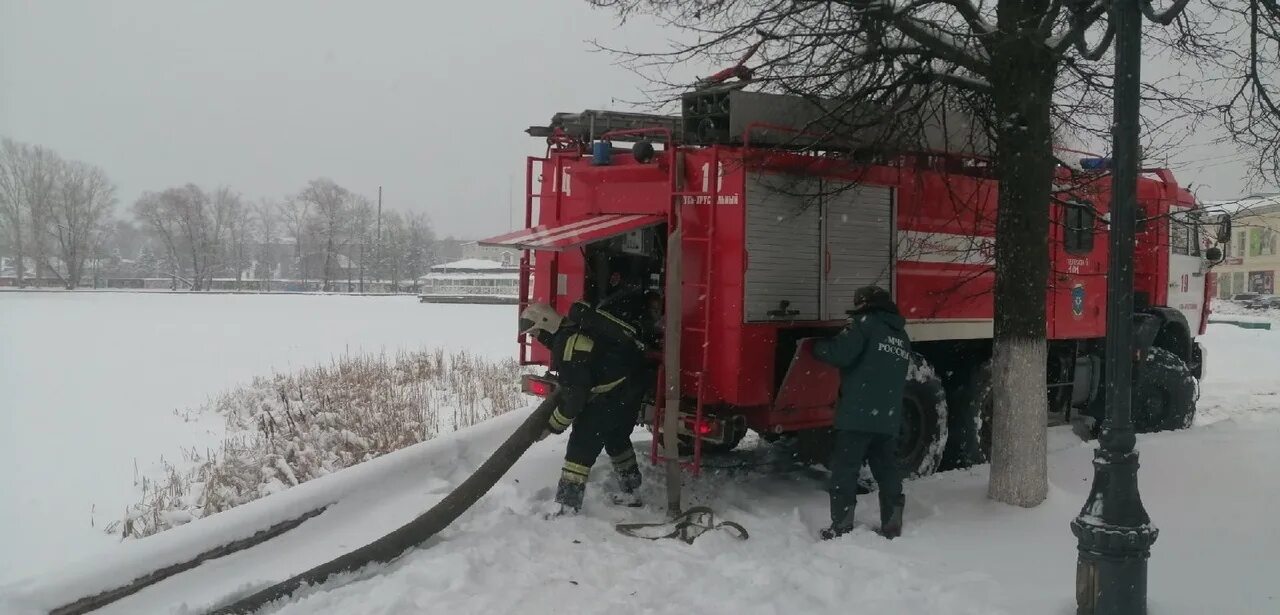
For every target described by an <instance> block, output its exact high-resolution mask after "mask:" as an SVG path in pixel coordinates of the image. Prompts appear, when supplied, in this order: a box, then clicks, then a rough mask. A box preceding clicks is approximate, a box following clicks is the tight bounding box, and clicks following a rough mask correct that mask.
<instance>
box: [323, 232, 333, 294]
mask: <svg viewBox="0 0 1280 615" xmlns="http://www.w3.org/2000/svg"><path fill="white" fill-rule="evenodd" d="M332 259H333V235H329V238H328V239H327V240H325V244H324V287H323V288H322V290H324V291H325V292H332V291H333V288H331V284H332V280H333V270H332V269H330V268H329V267H330V263H331V261H332Z"/></svg>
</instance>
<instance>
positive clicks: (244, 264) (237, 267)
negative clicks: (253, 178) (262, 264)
mask: <svg viewBox="0 0 1280 615" xmlns="http://www.w3.org/2000/svg"><path fill="white" fill-rule="evenodd" d="M228 208H229V209H228V212H227V215H228V223H227V254H228V257H229V265H230V266H231V268H232V269H233V270H234V272H235V277H236V289H237V290H243V289H244V272H245V271H246V270H247V269H248V268H249V267H250V266H251V265H252V264H253V254H252V253H251V242H252V240H253V235H254V229H253V209H252V208H251V207H249V205H248V204H246V203H245V202H244V201H243V200H241V199H240V197H239V196H238V195H236V197H235V198H234V199H231V200H230V202H229V204H228Z"/></svg>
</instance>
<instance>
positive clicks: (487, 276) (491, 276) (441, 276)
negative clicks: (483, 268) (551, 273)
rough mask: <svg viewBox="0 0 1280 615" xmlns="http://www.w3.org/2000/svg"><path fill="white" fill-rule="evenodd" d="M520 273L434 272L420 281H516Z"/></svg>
mask: <svg viewBox="0 0 1280 615" xmlns="http://www.w3.org/2000/svg"><path fill="white" fill-rule="evenodd" d="M519 277H520V273H519V272H517V271H495V272H492V273H486V272H465V271H451V272H443V271H433V272H431V273H428V274H427V275H424V276H422V277H420V278H418V279H419V280H516V279H519Z"/></svg>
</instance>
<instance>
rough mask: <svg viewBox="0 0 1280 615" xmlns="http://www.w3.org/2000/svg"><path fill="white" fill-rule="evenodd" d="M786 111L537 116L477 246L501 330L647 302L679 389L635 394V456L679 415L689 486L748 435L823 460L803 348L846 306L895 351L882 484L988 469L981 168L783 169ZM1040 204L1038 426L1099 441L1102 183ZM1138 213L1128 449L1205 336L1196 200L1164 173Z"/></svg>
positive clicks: (1168, 419)
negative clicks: (512, 212) (619, 302)
mask: <svg viewBox="0 0 1280 615" xmlns="http://www.w3.org/2000/svg"><path fill="white" fill-rule="evenodd" d="M699 97H701V98H699ZM785 98H789V97H777V95H769V94H760V93H751V92H741V91H736V92H734V93H733V95H732V96H722V100H721V99H714V100H710V101H708V100H707V99H706V96H705V95H701V94H699V95H695V96H693V97H692V99H691V97H689V96H687V97H686V101H685V112H684V114H683V115H682V116H680V117H667V116H651V115H644V114H615V113H609V112H601V111H588V112H584V113H581V114H558V115H557V116H555V118H553V122H552V125H551V126H549V127H535V128H532V129H530V133H531V134H533V135H535V136H543V137H546V138H547V140H548V144H549V147H548V153H547V155H546V156H544V157H531V158H529V159H528V161H527V166H526V171H527V182H526V184H527V195H526V196H527V198H526V212H525V222H526V224H525V227H526V228H524V229H522V230H519V231H516V232H513V233H508V234H505V235H501V236H498V237H494V238H491V239H488V240H485V241H483V242H481V243H483V244H487V245H499V246H507V247H515V248H520V249H523V250H524V251H525V252H524V254H525V256H524V258H523V260H522V262H521V283H520V302H521V306H522V308H523V306H524V305H527V304H528V303H530V302H535V301H537V302H546V303H549V304H551V305H552V306H554V307H555V308H556V309H557V310H559V311H561V312H562V313H563V312H567V311H568V308H569V307H570V305H571V304H572V303H573V302H574V301H579V300H586V301H588V302H590V303H595V302H597V301H599V300H600V299H601V298H602V297H603V295H604V294H605V293H606V292H608V287H609V278H610V276H611V274H614V273H615V272H618V273H620V274H621V275H623V276H626V277H627V278H628V280H629V281H630V282H631V283H632V284H634V285H639V286H640V287H642V288H643V289H645V290H649V291H655V292H658V293H662V294H663V295H664V296H665V297H666V305H667V306H668V308H667V310H666V312H665V316H664V318H665V322H666V324H667V325H668V326H669V327H676V328H677V329H678V335H676V336H669V337H668V338H667V339H668V340H672V339H674V340H676V341H677V342H678V343H676V344H674V345H673V344H670V343H668V347H667V348H665V352H666V353H668V355H669V354H670V353H678V356H676V357H669V358H674V359H678V360H677V361H675V362H670V361H668V362H667V365H678V366H679V367H678V369H677V372H678V373H666V371H667V370H663V371H661V372H660V374H659V378H658V380H659V382H656V383H655V390H657V391H662V390H664V386H665V383H666V382H667V381H669V380H671V379H673V378H675V379H678V386H679V391H680V396H679V397H680V404H679V408H675V409H668V408H664V403H663V395H661V394H656V395H655V396H654V398H653V400H652V403H651V407H650V410H651V411H650V412H648V413H647V417H648V418H647V420H649V421H651V425H652V427H653V429H654V431H655V434H656V433H657V431H658V429H659V428H660V426H661V425H662V419H661V417H662V416H664V414H665V413H666V412H667V411H670V410H675V411H678V412H679V413H680V421H679V426H680V427H679V429H680V435H681V438H682V439H683V440H684V441H685V442H686V443H687V444H688V448H689V450H688V451H687V452H688V453H689V454H690V455H691V457H690V458H689V459H688V460H689V461H690V462H691V463H692V464H693V466H694V467H695V468H696V465H697V463H698V462H699V461H700V457H701V455H702V453H703V451H704V450H714V449H727V448H732V447H733V446H735V445H736V444H737V443H738V441H739V440H740V439H741V438H742V437H743V435H744V434H746V433H747V431H748V430H750V431H754V432H756V433H757V434H759V435H760V437H762V438H764V439H766V440H770V441H773V440H778V439H787V440H790V441H792V442H793V443H794V444H795V445H796V447H797V450H798V451H799V452H800V453H801V454H802V455H804V456H806V457H810V458H813V459H815V460H825V458H826V454H827V450H828V449H829V446H830V438H829V434H830V426H831V424H832V419H833V408H834V403H835V399H836V394H837V388H838V374H836V373H835V371H834V370H833V369H831V368H829V367H826V366H824V365H821V364H819V363H818V362H817V361H815V360H814V359H813V357H812V355H811V354H810V353H809V352H808V344H809V343H810V342H809V341H807V340H809V339H811V338H815V337H822V336H828V335H832V334H834V333H836V332H838V331H839V330H840V329H841V328H842V327H843V326H844V325H845V324H846V321H847V318H848V315H847V313H846V311H847V310H849V309H850V308H851V307H852V296H853V292H854V290H855V289H856V288H858V287H860V286H863V285H867V284H876V285H879V286H881V287H883V288H885V289H887V290H889V291H890V292H891V293H892V294H893V296H894V298H895V301H896V302H897V304H898V306H899V309H900V311H901V312H902V314H903V316H904V317H906V318H907V320H908V333H909V335H910V336H911V339H912V349H913V351H914V361H913V365H912V370H911V374H910V376H909V378H908V386H907V389H906V393H905V397H904V410H905V412H904V425H903V433H902V436H901V440H900V451H899V460H900V463H901V465H902V466H903V468H904V470H906V471H907V472H908V473H909V474H911V475H917V476H918V475H924V474H929V473H931V472H933V471H935V470H936V469H938V468H940V467H958V466H964V465H969V464H973V463H980V462H982V461H984V460H986V458H987V455H988V454H989V450H990V449H989V447H990V443H989V427H988V419H989V417H990V413H991V407H992V398H991V378H992V375H991V367H990V358H991V345H992V323H993V312H994V309H995V306H994V304H993V293H992V288H993V281H994V269H993V266H994V260H993V257H994V254H993V252H994V249H993V247H994V234H995V217H996V195H997V190H998V184H997V182H996V180H995V179H994V173H993V169H992V168H991V165H990V164H989V163H988V161H987V159H985V158H984V157H982V156H981V155H977V154H974V153H971V152H964V151H960V152H956V151H947V153H936V151H937V150H935V151H933V152H930V151H927V150H925V149H922V150H920V151H919V152H917V153H909V154H901V155H893V156H884V155H872V154H868V153H866V152H860V151H858V150H857V148H856V147H837V146H831V145H830V144H826V145H824V146H823V147H816V146H815V145H814V143H813V142H811V141H810V142H807V145H805V146H798V143H800V142H803V141H804V139H803V138H800V137H797V135H802V134H803V133H802V131H800V130H797V129H795V128H793V127H795V126H802V127H803V126H805V125H806V124H805V123H804V121H803V118H801V119H800V120H797V119H796V117H797V116H803V115H804V114H805V113H811V112H805V111H799V112H798V111H797V108H798V107H797V106H796V105H802V104H804V103H803V101H798V100H783V99H785ZM717 101H718V102H717ZM735 114H736V115H735ZM708 118H711V119H708ZM945 136H946V135H943V137H945ZM622 143H631V144H632V146H631V147H630V148H629V149H627V148H623V147H619V146H618V145H619V144H622ZM846 145H847V144H846ZM824 148H825V149H824ZM1057 180H1058V186H1057V187H1056V188H1055V190H1057V191H1058V192H1057V194H1055V196H1054V199H1053V200H1052V202H1050V203H1046V205H1045V207H1046V208H1047V210H1048V215H1049V216H1050V220H1051V224H1050V229H1051V232H1050V236H1048V237H1046V238H1045V240H1046V241H1047V242H1048V243H1049V246H1050V258H1051V267H1050V276H1049V279H1048V280H1047V281H1046V288H1045V290H1044V292H1045V293H1046V317H1047V327H1046V335H1047V337H1048V340H1049V353H1048V365H1047V366H1046V367H1047V370H1048V379H1047V382H1045V386H1046V387H1047V389H1048V393H1049V399H1050V406H1051V414H1052V417H1046V418H1047V419H1050V418H1054V419H1056V420H1067V419H1070V418H1071V417H1073V416H1074V417H1091V418H1092V419H1100V418H1101V416H1102V415H1101V408H1102V404H1101V401H1102V397H1103V391H1104V387H1103V383H1102V353H1103V347H1104V345H1103V343H1102V342H1103V336H1104V334H1105V329H1106V309H1105V302H1104V301H1105V296H1106V288H1107V252H1108V250H1107V245H1108V242H1107V220H1108V216H1109V211H1110V198H1109V193H1110V179H1109V175H1108V174H1107V172H1106V163H1105V161H1099V160H1091V159H1084V160H1083V161H1082V164H1081V166H1080V167H1078V168H1067V167H1063V168H1060V169H1059V170H1058V175H1057ZM1139 204H1140V209H1141V212H1140V216H1139V226H1138V239H1137V252H1136V255H1135V263H1134V266H1135V277H1134V280H1135V281H1134V291H1135V297H1136V301H1135V303H1136V311H1137V312H1138V314H1137V316H1136V319H1137V322H1136V323H1135V330H1136V335H1137V338H1138V339H1137V341H1138V343H1139V344H1141V345H1142V346H1143V347H1144V348H1149V349H1150V350H1151V351H1150V352H1148V353H1145V354H1144V356H1145V357H1146V360H1144V362H1143V363H1142V364H1141V365H1139V366H1137V372H1136V374H1137V378H1138V380H1137V381H1136V382H1135V401H1136V403H1135V411H1134V412H1135V418H1136V421H1137V423H1138V427H1139V429H1140V430H1157V429H1170V428H1178V427H1184V426H1187V425H1189V424H1190V421H1191V419H1192V416H1193V414H1194V410H1195V395H1196V393H1195V391H1196V387H1195V383H1194V381H1193V377H1194V378H1198V377H1199V376H1200V375H1201V374H1202V371H1203V365H1204V360H1205V359H1204V351H1203V349H1202V348H1201V347H1200V346H1199V345H1198V344H1197V343H1196V342H1195V337H1196V336H1197V335H1199V334H1201V333H1203V332H1204V328H1205V323H1206V319H1207V316H1208V297H1209V296H1210V294H1209V293H1210V292H1211V289H1209V288H1207V285H1206V278H1207V276H1206V273H1207V271H1208V268H1209V266H1210V263H1209V261H1208V259H1207V258H1206V254H1205V250H1206V248H1208V247H1209V244H1210V243H1211V242H1210V241H1209V240H1208V239H1207V238H1202V237H1201V236H1200V230H1199V229H1200V225H1199V224H1197V219H1196V218H1197V216H1198V215H1199V212H1198V210H1197V206H1196V201H1195V199H1194V197H1193V196H1192V195H1191V194H1190V193H1189V192H1188V191H1187V190H1185V189H1184V188H1182V187H1180V186H1179V185H1178V184H1177V182H1176V180H1175V179H1174V177H1173V175H1172V173H1170V172H1169V171H1167V170H1163V169H1152V170H1150V171H1147V172H1145V173H1144V176H1143V178H1142V179H1141V185H1140V187H1139ZM669 278H670V279H669ZM519 343H520V357H521V360H522V362H525V363H532V364H544V365H545V364H548V357H547V355H546V351H545V349H542V348H541V347H538V346H534V345H531V344H530V343H529V341H528V340H520V342H519ZM673 346H674V347H673ZM1085 420H1086V421H1087V419H1085ZM657 442H658V438H657V437H655V438H654V445H653V446H654V448H653V455H654V457H655V458H657V456H658V453H659V450H658V446H657Z"/></svg>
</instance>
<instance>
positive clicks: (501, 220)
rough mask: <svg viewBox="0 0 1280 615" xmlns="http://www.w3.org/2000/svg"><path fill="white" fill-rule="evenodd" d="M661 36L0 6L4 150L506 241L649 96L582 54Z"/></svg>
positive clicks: (217, 9)
mask: <svg viewBox="0 0 1280 615" xmlns="http://www.w3.org/2000/svg"><path fill="white" fill-rule="evenodd" d="M664 36H665V33H663V32H662V31H661V30H659V29H657V28H656V27H654V26H652V25H650V24H647V23H644V22H642V21H637V22H634V23H628V24H627V25H626V26H624V27H622V28H619V27H618V26H617V20H616V18H615V17H614V16H613V15H612V14H610V13H608V12H605V11H600V10H593V9H591V8H590V7H589V6H588V5H587V3H586V2H585V1H584V0H537V1H532V0H505V1H503V0H473V1H471V2H434V1H423V0H415V1H398V0H376V1H375V0H362V1H359V2H356V1H344V2H337V1H332V2H327V1H326V2H322V1H303V0H269V1H249V0H234V1H228V0H223V1H219V2H212V1H205V2H196V1H182V0H113V1H109V2H108V1H92V0H84V1H60V0H0V135H3V136H8V137H12V138H14V139H17V140H19V141H25V142H29V143H37V144H41V145H45V146H48V147H51V148H53V149H54V150H56V151H58V152H59V153H60V154H62V155H63V156H64V157H67V158H74V159H80V160H85V161H88V162H92V163H94V164H97V165H99V166H101V167H102V168H104V169H105V170H106V172H107V173H108V174H109V175H110V176H111V178H112V179H113V180H114V181H115V182H116V184H117V185H118V187H119V192H118V196H119V199H120V202H121V204H122V206H126V207H127V206H128V205H131V204H132V203H133V202H134V200H136V198H137V196H138V195H139V194H140V193H141V192H143V191H145V190H159V189H163V188H166V187H169V186H173V185H178V184H182V183H186V182H195V183H197V184H200V185H202V186H205V187H214V186H217V185H228V186H231V187H232V188H234V189H236V190H239V191H240V192H241V193H243V194H244V195H245V196H246V197H248V198H251V199H257V198H260V197H270V198H281V197H283V196H285V195H287V194H289V193H293V192H296V191H297V190H298V189H299V188H301V187H302V186H303V185H304V184H305V183H306V182H307V180H309V179H312V178H315V177H320V176H327V177H331V178H333V179H334V180H335V181H337V182H338V183H340V184H342V185H344V186H346V187H348V188H350V189H352V190H354V191H357V192H361V193H364V194H367V195H369V196H374V195H376V193H377V187H378V186H379V185H382V186H383V190H384V196H383V202H384V205H385V206H387V207H392V208H397V209H403V210H421V211H425V212H427V213H428V214H429V215H430V216H431V218H432V221H433V222H434V224H435V226H436V228H437V230H438V232H439V233H440V234H441V235H445V234H454V235H457V236H463V237H471V238H474V237H480V236H484V235H489V234H494V233H498V232H502V231H505V230H508V226H509V219H510V213H509V212H510V211H511V205H512V201H520V199H521V198H522V191H523V173H524V164H523V157H524V156H525V155H527V154H535V153H541V152H542V150H543V145H542V144H541V143H540V142H538V141H537V140H535V139H532V138H529V137H527V136H525V135H524V134H523V132H522V131H523V130H524V129H525V128H526V127H528V126H529V125H530V124H544V123H545V122H546V121H547V120H548V119H549V118H550V116H551V114H552V113H553V112H556V111H580V110H582V109H586V108H601V107H609V106H615V107H617V106H621V103H618V102H614V101H615V99H618V100H635V99H638V98H640V97H641V96H642V89H643V88H644V87H645V83H644V81H643V80H642V79H641V78H640V77H638V76H636V75H634V74H632V73H631V72H629V71H627V70H624V69H622V68H619V67H617V66H614V65H613V62H614V59H613V58H611V57H609V56H608V55H605V54H600V53H593V52H591V51H590V49H591V47H590V45H589V44H588V43H587V40H588V39H592V38H600V39H604V40H607V41H610V42H612V43H614V44H623V45H631V46H638V47H648V48H652V47H655V46H658V45H661V44H662V42H663V40H664ZM1212 137H1213V135H1211V134H1206V135H1204V136H1203V138H1201V137H1200V135H1196V136H1195V138H1192V139H1189V143H1191V144H1199V143H1207V142H1209V141H1210V140H1211V139H1212ZM1174 159H1175V160H1174V162H1176V163H1177V164H1175V171H1178V172H1179V173H1178V176H1179V179H1180V180H1182V182H1183V183H1188V182H1193V183H1194V184H1197V185H1199V186H1200V187H1199V190H1198V194H1199V196H1200V197H1201V198H1202V199H1225V198H1231V197H1234V196H1237V195H1240V194H1242V193H1245V192H1246V190H1247V188H1246V186H1245V185H1244V182H1243V178H1242V174H1243V171H1244V164H1243V161H1242V157H1241V156H1239V155H1238V154H1236V153H1235V152H1234V150H1232V149H1231V148H1229V147H1191V148H1188V149H1186V150H1185V151H1181V152H1178V153H1177V154H1176V155H1175V156H1174ZM1262 188H1264V189H1265V188H1268V187H1265V186H1264V187H1262ZM520 206H522V205H520Z"/></svg>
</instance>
